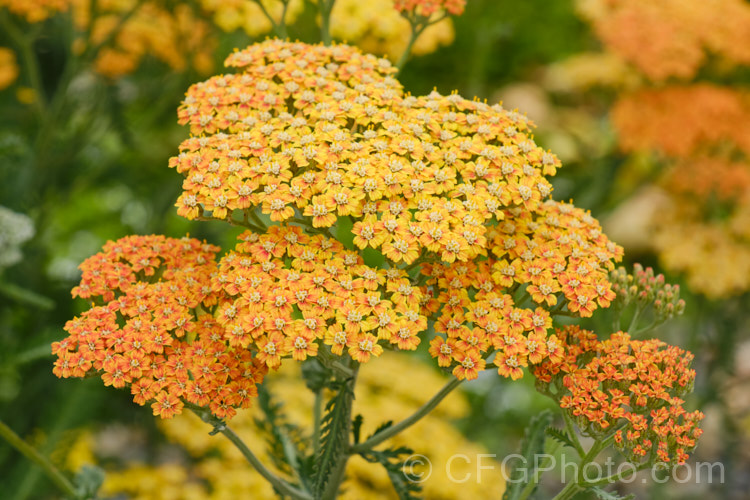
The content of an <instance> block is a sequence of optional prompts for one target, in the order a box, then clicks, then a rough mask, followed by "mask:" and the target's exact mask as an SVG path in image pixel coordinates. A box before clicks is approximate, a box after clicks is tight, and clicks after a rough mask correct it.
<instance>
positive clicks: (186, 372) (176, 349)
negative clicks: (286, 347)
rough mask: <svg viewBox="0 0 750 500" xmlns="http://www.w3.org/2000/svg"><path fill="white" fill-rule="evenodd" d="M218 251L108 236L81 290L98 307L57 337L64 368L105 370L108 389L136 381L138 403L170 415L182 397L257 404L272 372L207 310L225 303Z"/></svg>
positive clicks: (67, 372) (231, 409)
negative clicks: (215, 289)
mask: <svg viewBox="0 0 750 500" xmlns="http://www.w3.org/2000/svg"><path fill="white" fill-rule="evenodd" d="M216 251H218V248H216V247H214V246H212V245H207V244H205V243H201V242H199V241H198V240H195V239H189V238H183V239H181V240H178V239H172V238H165V237H163V236H129V237H126V238H122V239H120V240H118V241H115V242H109V243H107V244H106V245H105V246H104V249H103V251H102V252H101V253H99V254H96V255H94V256H93V257H90V258H89V259H87V260H86V261H85V262H84V263H83V264H81V270H82V271H83V276H82V278H81V284H80V285H79V286H78V287H76V288H74V289H73V295H74V296H79V297H82V298H86V299H90V300H92V307H91V308H90V309H89V310H87V311H85V312H84V313H83V314H82V315H81V316H80V317H78V318H75V319H73V320H71V321H69V322H68V323H67V324H66V325H65V330H66V331H67V332H68V334H69V336H68V337H67V338H65V339H63V340H61V341H59V342H55V343H53V344H52V352H53V354H55V355H56V356H57V361H56V362H55V367H54V373H55V375H57V376H58V377H65V378H67V377H85V376H89V375H100V376H101V378H102V380H103V381H104V384H105V385H107V386H110V385H111V386H114V387H118V388H120V387H126V386H129V387H130V390H131V393H132V394H133V400H134V401H135V402H136V403H138V404H140V405H145V404H147V403H149V402H150V403H151V408H152V410H153V412H154V415H159V416H161V417H162V418H171V417H172V416H174V415H176V414H178V413H180V412H181V411H182V408H183V406H184V404H183V399H184V400H186V401H189V402H191V403H194V404H196V405H200V406H206V407H209V408H210V409H211V411H212V412H213V413H214V414H215V415H216V416H218V417H220V418H223V417H230V416H232V415H233V414H234V413H235V411H236V408H245V407H248V406H249V405H250V402H251V398H252V397H254V396H256V395H257V389H256V384H257V383H260V382H261V381H262V379H263V376H264V374H265V373H266V371H267V369H266V368H265V365H263V364H262V363H260V362H259V361H258V360H256V359H253V357H252V353H251V351H248V350H244V349H234V348H233V347H232V346H231V345H230V344H229V343H228V342H226V341H225V339H224V328H223V327H222V326H221V324H219V323H218V322H217V321H216V319H214V317H213V315H211V314H206V313H205V309H204V308H207V307H208V305H209V304H211V303H215V302H216V300H217V297H216V294H213V293H212V285H211V282H212V278H213V276H214V275H215V274H216V272H217V266H216V263H215V261H214V256H215V253H216ZM93 304H99V305H93Z"/></svg>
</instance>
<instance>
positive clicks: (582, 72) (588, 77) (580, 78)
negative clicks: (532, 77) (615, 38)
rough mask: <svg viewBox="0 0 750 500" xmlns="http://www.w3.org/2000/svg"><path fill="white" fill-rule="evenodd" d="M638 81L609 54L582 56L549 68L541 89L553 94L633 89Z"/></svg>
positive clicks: (584, 54) (633, 73)
mask: <svg viewBox="0 0 750 500" xmlns="http://www.w3.org/2000/svg"><path fill="white" fill-rule="evenodd" d="M639 81H640V77H639V76H638V74H637V73H636V72H635V71H633V70H632V69H631V68H630V67H628V65H627V63H626V62H625V61H623V60H622V59H621V58H620V57H619V56H617V55H616V54H613V53H611V52H584V53H582V54H577V55H573V56H571V57H569V58H568V59H566V60H564V61H561V62H558V63H555V64H552V65H551V66H550V67H549V68H547V71H546V74H545V87H546V88H548V89H550V90H552V91H554V92H576V91H580V90H586V89H589V88H591V87H598V86H602V87H611V88H626V89H628V88H633V87H635V86H637V85H638V83H639Z"/></svg>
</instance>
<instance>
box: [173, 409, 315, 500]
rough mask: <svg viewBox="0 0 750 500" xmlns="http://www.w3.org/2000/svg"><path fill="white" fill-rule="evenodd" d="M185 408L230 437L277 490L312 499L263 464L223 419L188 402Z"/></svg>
mask: <svg viewBox="0 0 750 500" xmlns="http://www.w3.org/2000/svg"><path fill="white" fill-rule="evenodd" d="M185 408H188V409H189V410H190V411H192V412H193V413H195V414H196V415H197V416H199V417H200V418H201V420H203V421H204V422H206V423H208V424H211V425H213V426H214V432H220V433H222V434H223V435H224V436H225V437H226V438H227V439H229V441H231V442H232V444H233V445H234V446H235V447H236V448H237V450H239V452H240V453H242V456H243V457H245V460H247V461H248V463H249V464H250V465H252V466H253V468H254V469H255V470H256V471H258V473H259V474H260V475H261V476H263V478H264V479H265V480H266V481H268V482H269V483H271V486H273V487H274V488H275V489H276V491H278V492H280V493H282V494H283V495H287V496H289V497H291V498H293V499H295V500H312V497H311V496H310V495H309V494H308V493H306V492H304V491H302V490H300V489H298V488H297V487H295V486H293V485H291V484H289V483H288V482H286V481H284V480H283V479H281V478H280V477H278V476H277V475H276V474H274V473H273V472H271V471H270V470H268V469H267V468H266V466H265V465H263V463H262V462H261V461H260V460H258V457H256V456H255V454H254V453H253V452H252V450H250V448H249V447H248V446H247V444H245V442H244V441H243V440H242V438H240V437H239V436H238V435H237V433H236V432H234V431H233V430H232V429H231V428H230V427H229V426H228V425H227V424H226V423H224V421H223V420H221V419H219V418H216V417H215V416H214V415H212V414H211V413H210V412H209V411H208V410H206V409H205V408H202V407H200V406H197V405H194V404H191V403H188V402H185Z"/></svg>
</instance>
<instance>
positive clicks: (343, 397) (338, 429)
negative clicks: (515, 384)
mask: <svg viewBox="0 0 750 500" xmlns="http://www.w3.org/2000/svg"><path fill="white" fill-rule="evenodd" d="M338 386H339V387H338V391H337V392H336V395H335V396H334V397H332V398H331V399H330V400H329V401H328V403H326V408H325V415H323V418H322V420H321V433H320V434H321V437H320V452H319V454H318V457H317V460H316V470H315V496H316V498H320V497H321V495H322V494H323V492H324V491H325V488H326V485H327V484H328V481H329V479H330V476H331V473H332V472H333V470H334V468H335V467H336V466H337V465H338V462H339V460H341V457H342V456H343V455H344V453H345V452H346V447H347V445H348V443H347V438H348V435H347V433H348V425H349V422H348V420H349V411H348V410H349V406H350V405H351V399H352V397H353V394H352V392H351V388H350V386H349V383H348V381H344V382H341V383H339V384H338Z"/></svg>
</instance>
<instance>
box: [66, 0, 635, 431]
mask: <svg viewBox="0 0 750 500" xmlns="http://www.w3.org/2000/svg"><path fill="white" fill-rule="evenodd" d="M446 5H447V4H446ZM446 8H447V7H446ZM226 64H227V66H229V67H231V68H235V69H236V70H237V72H236V73H229V74H226V75H221V76H215V77H213V78H210V79H209V80H207V81H205V82H201V83H198V84H195V85H193V86H192V87H191V88H190V89H189V90H188V92H187V95H186V98H185V100H184V102H183V104H182V105H181V106H180V108H179V111H178V115H179V120H180V123H182V124H186V125H189V126H190V130H191V132H192V134H193V136H192V137H190V138H189V139H187V140H185V141H184V142H183V143H182V145H181V146H180V151H181V152H180V154H179V155H178V156H176V157H174V158H172V159H171V160H170V166H171V167H174V168H176V170H177V171H178V172H179V173H181V174H182V175H183V176H184V181H183V193H182V194H181V196H180V197H179V199H178V201H177V207H178V213H179V214H180V215H182V216H184V217H186V218H188V219H201V220H223V221H228V222H230V223H232V224H234V225H239V226H244V227H246V228H247V229H248V231H246V232H244V233H242V234H241V235H240V236H239V239H238V243H237V244H236V246H235V248H234V249H232V250H230V251H228V252H227V253H226V254H225V255H224V256H223V257H222V258H221V259H219V260H218V262H216V261H214V254H215V252H216V251H217V250H218V249H216V248H215V247H210V246H208V247H205V246H201V245H200V244H199V243H198V242H194V240H186V241H188V242H193V243H189V245H188V243H178V240H164V241H167V242H170V243H168V244H167V243H164V242H161V243H159V244H158V245H157V249H156V250H154V249H152V242H151V241H150V240H148V239H146V240H144V239H141V238H143V237H135V241H134V242H130V240H127V239H126V240H122V241H121V242H118V243H112V244H108V246H107V247H105V251H104V252H103V253H102V254H100V255H98V256H95V257H92V258H91V259H90V260H89V261H87V262H86V263H84V266H83V267H84V276H83V279H82V283H81V285H80V286H79V287H77V288H76V289H75V290H74V294H76V295H79V296H81V297H84V298H87V297H92V296H100V297H102V299H103V300H104V302H105V305H96V306H95V307H94V308H92V309H91V310H89V311H87V312H86V313H85V314H84V315H83V317H82V319H78V320H76V321H75V322H74V323H72V324H70V325H69V327H68V331H69V332H71V338H70V339H67V340H65V341H63V343H61V344H58V345H56V347H55V351H56V352H59V353H62V354H61V355H60V361H59V362H58V366H57V367H56V373H58V374H59V375H62V376H70V375H76V376H80V375H81V374H85V373H87V372H89V371H90V370H93V371H103V372H104V375H105V376H106V379H105V383H108V384H111V385H114V384H115V382H114V378H113V377H114V374H116V375H117V377H116V379H117V384H119V385H120V386H122V385H125V384H131V388H132V387H136V389H132V390H133V391H134V394H136V392H138V391H141V388H142V385H140V380H141V379H140V377H145V379H146V380H145V381H144V382H143V384H144V385H145V387H146V388H144V389H143V391H142V392H138V394H141V395H140V396H136V397H138V398H139V399H138V401H141V402H145V401H153V400H155V401H156V402H155V403H153V405H155V406H154V408H155V411H158V412H160V413H161V414H162V415H171V414H172V413H174V411H176V410H174V409H179V408H180V405H181V404H184V403H192V404H197V405H200V406H207V405H209V406H210V409H211V411H212V412H214V414H215V415H217V416H220V417H223V416H229V415H231V414H232V412H233V409H234V408H236V407H240V406H242V405H245V404H249V401H248V399H249V397H250V396H252V395H253V390H254V387H255V384H256V383H257V382H258V381H260V380H261V379H262V378H263V374H265V372H266V371H267V370H269V369H276V368H278V367H279V366H280V365H281V364H282V362H283V361H284V360H285V359H289V358H291V359H293V360H296V361H304V360H306V359H308V358H310V357H317V358H318V359H319V360H321V362H322V363H323V364H326V365H327V364H332V363H337V366H338V367H342V366H343V367H344V368H346V367H347V366H350V367H351V366H355V365H356V364H362V363H368V362H370V361H372V360H373V359H374V358H377V357H379V356H380V355H381V354H382V352H383V350H384V349H392V350H414V349H416V348H417V346H418V345H420V344H421V343H422V341H423V340H424V337H425V334H426V332H427V331H428V330H429V328H428V325H432V326H433V327H434V331H435V332H436V333H437V336H435V337H434V338H433V339H432V340H431V341H430V346H429V348H428V349H429V351H430V353H431V354H432V356H433V357H435V358H437V363H438V364H439V365H440V366H441V367H443V368H445V369H446V370H448V371H451V372H452V373H453V374H454V376H456V377H457V378H459V379H473V378H476V377H477V376H478V373H479V372H480V371H482V370H484V369H485V368H486V367H487V364H488V361H489V360H491V359H494V366H495V367H496V368H497V369H498V372H499V373H500V374H501V375H502V376H505V377H510V378H512V379H517V378H519V377H521V376H522V375H523V370H524V368H525V367H527V366H530V365H539V364H540V363H543V362H545V361H547V360H550V359H558V358H559V356H560V349H559V348H558V345H557V341H556V339H555V337H554V335H551V336H550V335H548V331H549V329H550V328H551V327H552V323H553V319H554V317H555V316H556V315H558V314H564V315H566V316H577V317H585V316H590V315H591V314H592V313H593V311H594V310H595V309H596V308H598V307H607V306H609V304H610V302H611V301H612V300H613V299H614V296H615V294H614V292H613V291H612V289H611V286H610V283H609V281H608V273H609V272H610V271H611V270H612V269H613V268H614V261H617V260H619V259H620V258H621V257H622V249H621V248H620V247H618V246H617V245H615V244H614V243H613V242H611V241H609V240H608V239H607V237H606V236H605V235H604V234H603V233H602V231H601V228H600V226H599V224H598V222H597V221H596V220H595V219H594V218H593V217H592V216H591V215H590V214H589V213H587V212H585V211H583V210H581V209H578V208H576V207H574V206H573V205H570V204H567V203H559V202H555V201H552V200H551V199H549V196H550V194H551V191H552V186H551V184H550V182H549V181H548V180H547V177H548V176H552V175H554V174H555V172H556V171H557V168H559V166H560V162H559V160H558V159H557V158H556V157H555V156H554V155H553V154H551V153H549V152H547V151H544V150H543V149H541V148H540V147H538V146H537V145H536V144H535V143H534V141H533V139H532V136H531V123H530V122H529V121H528V119H527V118H526V117H525V116H523V115H521V114H519V113H518V112H515V111H507V110H505V109H503V108H502V106H500V105H494V106H490V105H488V104H486V103H483V102H479V101H477V100H473V101H470V100H466V99H464V98H462V97H461V96H459V95H457V94H451V95H448V96H443V95H441V94H439V93H437V92H432V93H431V94H429V95H427V96H423V97H415V96H411V95H407V94H404V92H403V89H402V87H401V85H400V84H399V82H398V81H397V80H396V79H395V78H394V77H393V74H394V73H395V70H394V68H393V67H392V66H391V64H390V63H389V62H388V61H387V60H385V59H378V58H376V57H374V56H372V55H365V54H362V53H361V52H359V51H358V50H357V49H354V48H352V47H348V46H346V45H335V46H322V45H320V46H315V45H307V44H303V43H290V42H284V41H279V40H268V41H266V42H263V43H260V44H256V45H253V46H250V47H248V48H247V49H245V50H241V51H236V52H235V53H234V54H232V55H231V56H230V57H229V58H228V59H227V61H226ZM334 235H335V237H334ZM149 238H156V237H149ZM180 245H188V246H190V245H193V246H194V245H198V246H197V247H195V248H194V250H192V251H182V252H177V253H175V249H176V248H178V247H179V246H180ZM191 248H192V247H191ZM117 249H119V250H117ZM123 249H124V250H123ZM193 259H196V260H195V261H193ZM144 294H145V295H144ZM152 294H155V295H156V297H158V298H159V300H161V301H162V302H163V303H164V304H168V305H169V308H168V311H167V312H164V311H163V310H162V309H155V308H154V307H153V305H154V299H152V298H151V295H152ZM185 300H188V302H187V303H182V302H180V301H183V302H184V301H185ZM102 308H104V309H102ZM98 314H104V315H105V316H107V318H109V320H108V321H109V323H108V325H109V329H114V330H116V329H118V328H119V327H118V325H119V324H122V323H125V324H126V325H130V324H131V323H133V322H134V321H136V320H138V321H139V323H138V325H137V328H136V329H137V330H138V331H141V330H142V329H143V326H142V324H143V323H146V324H147V327H148V332H150V333H149V335H156V334H157V333H159V332H161V334H162V338H163V339H164V338H166V339H167V341H168V343H169V348H170V350H169V356H167V355H166V354H162V353H161V352H158V353H157V354H153V356H157V358H156V362H150V361H149V363H150V364H151V365H154V366H160V364H162V363H166V366H167V367H169V370H171V371H169V372H168V375H166V376H164V375H163V371H159V372H154V369H152V370H151V371H145V372H143V373H146V375H142V374H141V372H136V373H137V374H132V373H130V372H127V371H126V370H123V369H122V368H120V367H119V365H117V366H115V365H112V366H110V365H107V366H106V367H105V366H104V365H103V364H95V363H96V359H93V360H92V359H89V357H87V356H89V355H88V354H81V347H80V346H82V345H84V343H83V341H82V340H81V338H80V335H81V334H80V326H79V324H80V323H84V324H85V325H87V326H88V328H87V329H86V331H87V332H88V331H89V330H96V328H99V327H98V326H96V325H98V323H96V325H92V323H93V322H95V321H96V320H95V319H91V318H94V317H96V315H98ZM141 315H145V318H141ZM178 321H180V323H177V322H178ZM152 325H154V327H153V328H151V326H152ZM94 326H96V328H94ZM123 330H124V328H123ZM108 335H109V333H107V335H105V339H104V340H103V341H104V352H107V353H109V351H108V350H112V349H114V352H112V353H110V354H106V355H105V357H107V356H109V358H107V359H110V358H115V359H118V360H119V359H120V357H122V356H124V354H122V353H121V351H118V350H117V349H120V348H121V347H118V346H119V345H120V344H117V343H113V342H111V341H109V340H106V338H109V337H108ZM101 337H102V335H101V333H99V334H98V337H97V338H101ZM118 342H119V341H118ZM94 347H95V350H96V351H97V352H99V351H100V350H101V348H98V347H97V346H96V345H94ZM164 349H165V352H167V347H164ZM174 350H177V352H176V353H175V352H173V351H174ZM84 351H85V348H84ZM493 355H494V358H492V356H493ZM81 356H84V358H85V359H84V361H80V363H79V357H81ZM118 356H119V357H118ZM162 358H163V361H162ZM89 362H90V363H91V365H90V366H89V364H87V363H89ZM118 362H120V363H122V362H121V361H118ZM79 364H80V366H81V367H80V368H75V367H76V366H78V365H79ZM177 365H179V371H178V372H177V374H176V375H175V374H174V373H173V372H174V370H175V368H174V366H177ZM332 366H333V365H332ZM118 369H119V371H118ZM165 369H166V368H165ZM186 374H187V375H186ZM153 380H156V381H158V384H157V385H156V386H153V387H152V385H150V384H151V383H152V382H153ZM199 382H201V384H202V385H199V386H198V387H196V384H198V383H199ZM159 384H177V388H176V389H174V390H171V389H170V390H167V389H165V387H166V386H164V385H159ZM154 387H155V388H154ZM238 394H242V395H243V396H242V397H241V398H239V397H238V396H237V395H238ZM170 398H171V399H170ZM175 398H177V399H175ZM179 398H182V399H179ZM183 400H184V401H183Z"/></svg>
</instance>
